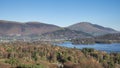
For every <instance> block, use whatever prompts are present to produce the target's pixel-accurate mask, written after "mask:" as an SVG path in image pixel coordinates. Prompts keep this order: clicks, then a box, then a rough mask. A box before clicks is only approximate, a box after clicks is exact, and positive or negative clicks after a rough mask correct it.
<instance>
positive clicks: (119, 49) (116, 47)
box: [57, 42, 120, 53]
mask: <svg viewBox="0 0 120 68" xmlns="http://www.w3.org/2000/svg"><path fill="white" fill-rule="evenodd" d="M57 45H58V46H63V47H68V48H74V47H75V48H78V49H82V48H94V49H96V50H100V51H106V52H108V53H111V52H116V53H120V43H113V44H91V45H82V44H80V45H73V44H72V43H71V42H64V43H59V44H57Z"/></svg>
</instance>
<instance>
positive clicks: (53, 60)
mask: <svg viewBox="0 0 120 68" xmlns="http://www.w3.org/2000/svg"><path fill="white" fill-rule="evenodd" d="M0 68H120V54H119V53H106V52H102V51H97V50H95V49H92V48H83V49H82V50H80V49H77V48H67V47H60V46H56V45H52V44H50V43H47V42H40V41H39V42H10V43H0Z"/></svg>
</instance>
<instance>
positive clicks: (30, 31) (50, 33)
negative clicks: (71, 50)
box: [0, 20, 117, 39]
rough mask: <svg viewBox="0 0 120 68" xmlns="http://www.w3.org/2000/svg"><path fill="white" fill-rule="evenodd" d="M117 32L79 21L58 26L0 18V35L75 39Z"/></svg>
mask: <svg viewBox="0 0 120 68" xmlns="http://www.w3.org/2000/svg"><path fill="white" fill-rule="evenodd" d="M109 33H117V31H116V30H114V29H112V28H106V27H103V26H99V25H96V24H91V23H87V22H81V23H77V24H73V25H71V26H69V27H65V28H62V27H59V26H56V25H52V24H45V23H41V22H25V23H20V22H14V21H5V20H0V35H7V36H17V35H19V36H30V37H37V36H38V38H42V39H75V38H84V37H93V36H99V35H104V34H109Z"/></svg>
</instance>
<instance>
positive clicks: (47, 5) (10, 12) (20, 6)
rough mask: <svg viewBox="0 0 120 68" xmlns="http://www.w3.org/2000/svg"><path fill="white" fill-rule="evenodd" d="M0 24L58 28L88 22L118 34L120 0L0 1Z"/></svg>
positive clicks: (119, 27) (119, 29) (119, 26)
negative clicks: (29, 23) (26, 24)
mask: <svg viewBox="0 0 120 68" xmlns="http://www.w3.org/2000/svg"><path fill="white" fill-rule="evenodd" d="M0 20H9V21H18V22H23V23H24V22H28V21H38V22H43V23H48V24H54V25H58V26H61V27H66V26H69V25H72V24H75V23H79V22H90V23H93V24H98V25H101V26H105V27H110V28H113V29H116V30H118V31H120V0H0Z"/></svg>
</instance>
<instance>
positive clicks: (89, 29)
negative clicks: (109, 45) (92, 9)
mask: <svg viewBox="0 0 120 68" xmlns="http://www.w3.org/2000/svg"><path fill="white" fill-rule="evenodd" d="M68 29H71V30H76V31H82V32H86V33H89V34H91V35H94V36H97V35H103V34H108V33H116V32H117V31H116V30H114V29H112V28H108V27H103V26H100V25H97V24H92V23H90V22H79V23H76V24H73V25H71V26H69V27H68Z"/></svg>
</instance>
